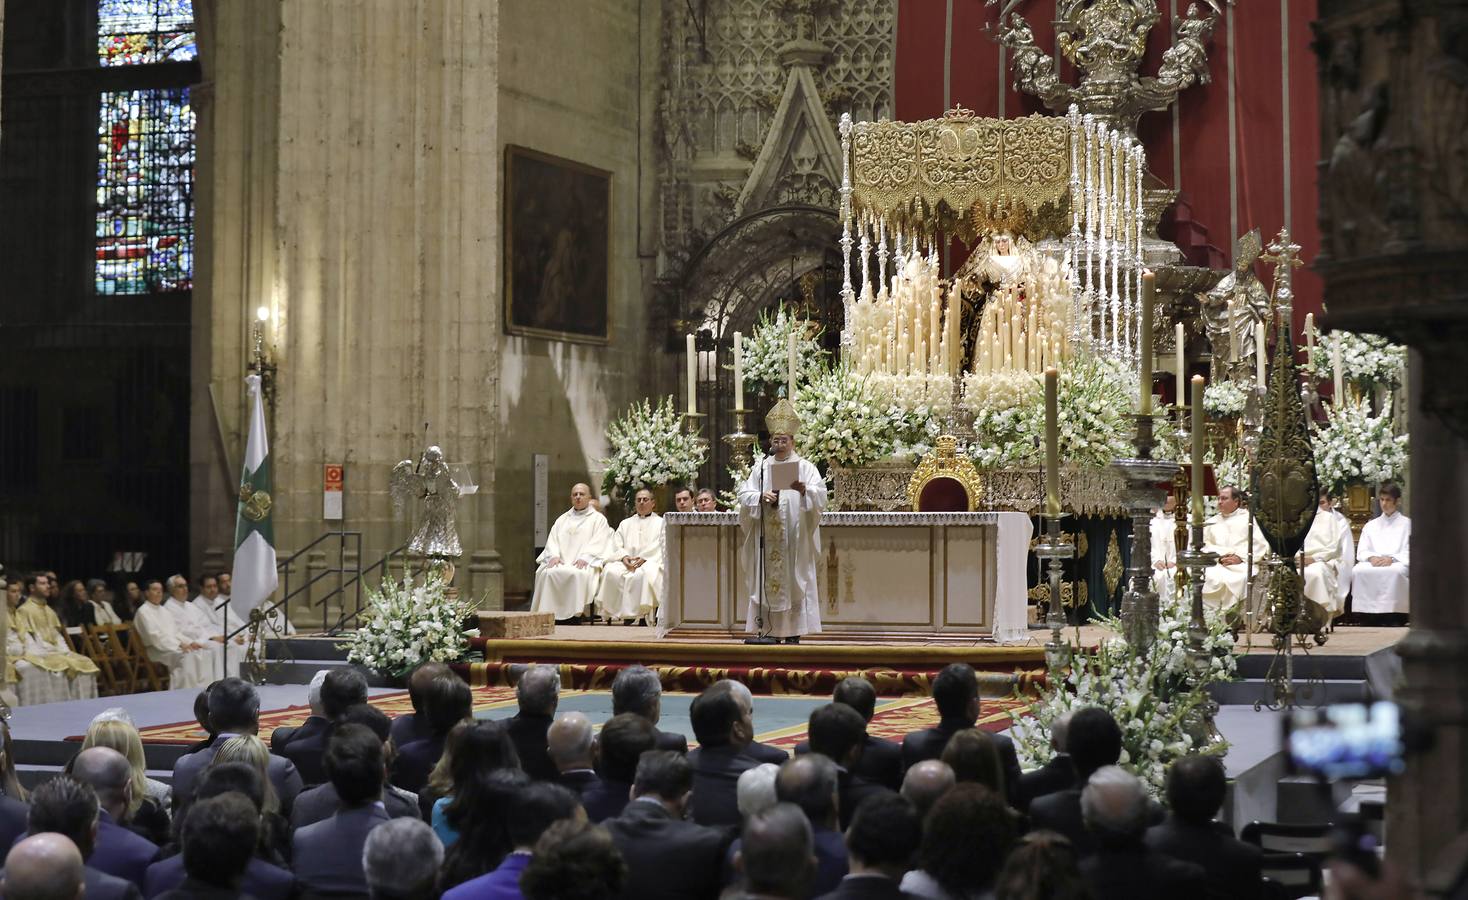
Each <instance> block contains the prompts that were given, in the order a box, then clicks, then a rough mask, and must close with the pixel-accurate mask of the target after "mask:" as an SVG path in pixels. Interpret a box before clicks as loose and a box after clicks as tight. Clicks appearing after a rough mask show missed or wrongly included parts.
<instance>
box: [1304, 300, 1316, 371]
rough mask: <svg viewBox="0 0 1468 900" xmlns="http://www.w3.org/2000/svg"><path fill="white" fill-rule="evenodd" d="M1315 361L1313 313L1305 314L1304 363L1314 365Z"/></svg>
mask: <svg viewBox="0 0 1468 900" xmlns="http://www.w3.org/2000/svg"><path fill="white" fill-rule="evenodd" d="M1314 361H1315V313H1305V362H1306V364H1307V365H1314Z"/></svg>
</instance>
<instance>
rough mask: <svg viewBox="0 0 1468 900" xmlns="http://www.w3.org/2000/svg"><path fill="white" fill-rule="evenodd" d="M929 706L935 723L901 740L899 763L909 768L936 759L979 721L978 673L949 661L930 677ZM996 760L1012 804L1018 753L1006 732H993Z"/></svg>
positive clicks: (1017, 781)
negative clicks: (951, 741)
mask: <svg viewBox="0 0 1468 900" xmlns="http://www.w3.org/2000/svg"><path fill="white" fill-rule="evenodd" d="M933 705H934V706H936V707H937V708H938V725H937V727H935V728H924V729H922V730H921V731H914V732H912V733H910V734H908V735H907V737H905V738H903V739H902V766H903V768H904V769H910V768H912V767H913V766H914V765H916V764H917V763H920V762H922V761H923V760H925V759H938V758H939V757H941V756H942V755H943V748H944V747H946V746H948V739H949V738H951V737H953V735H954V734H956V733H957V732H960V731H962V730H964V729H965V728H973V727H974V723H975V722H977V721H978V720H979V712H980V710H979V676H978V675H976V674H975V673H974V667H973V666H971V665H969V664H968V663H951V664H949V665H947V666H944V667H943V671H941V672H939V673H938V677H937V678H934V679H933ZM994 743H995V745H996V746H997V748H998V750H999V763H1000V765H1001V766H1003V767H1004V790H1005V793H1006V794H1007V795H1008V796H1009V799H1010V803H1011V804H1013V802H1014V797H1015V792H1016V791H1017V790H1018V788H1019V755H1018V754H1017V753H1015V750H1014V741H1012V740H1010V739H1009V736H1008V735H1004V734H996V735H994Z"/></svg>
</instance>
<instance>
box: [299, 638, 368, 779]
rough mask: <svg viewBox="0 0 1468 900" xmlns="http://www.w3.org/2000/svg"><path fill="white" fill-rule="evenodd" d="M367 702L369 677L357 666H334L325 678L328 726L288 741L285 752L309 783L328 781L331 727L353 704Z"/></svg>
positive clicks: (323, 707)
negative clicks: (326, 760)
mask: <svg viewBox="0 0 1468 900" xmlns="http://www.w3.org/2000/svg"><path fill="white" fill-rule="evenodd" d="M366 702H367V679H366V678H365V677H364V676H363V675H362V673H361V672H359V671H357V670H356V669H350V668H347V667H345V666H342V667H339V668H335V669H331V670H329V671H328V672H327V673H326V677H325V678H323V679H322V680H321V715H322V717H323V718H325V719H326V721H327V722H328V723H329V724H328V725H327V727H326V728H323V729H320V730H318V731H314V732H313V733H311V734H307V735H304V736H298V737H295V738H294V739H292V740H291V741H290V742H288V743H287V744H286V745H285V750H284V752H282V754H281V755H282V756H284V757H285V758H286V759H288V760H290V761H291V762H292V763H295V766H296V771H297V772H300V773H301V781H302V782H303V783H305V784H308V785H309V784H324V783H325V782H326V769H325V768H324V767H323V765H322V758H323V757H324V756H325V755H326V742H327V741H328V740H329V739H330V738H331V729H332V728H333V727H335V725H336V723H337V722H338V721H340V720H341V717H342V714H343V713H345V712H346V711H347V710H348V709H350V708H352V707H353V706H357V705H359V704H362V703H366Z"/></svg>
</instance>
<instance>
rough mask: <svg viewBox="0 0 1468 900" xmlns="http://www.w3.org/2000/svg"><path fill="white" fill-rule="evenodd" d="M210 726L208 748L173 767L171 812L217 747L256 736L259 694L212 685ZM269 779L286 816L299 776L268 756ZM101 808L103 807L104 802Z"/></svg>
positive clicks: (243, 684)
mask: <svg viewBox="0 0 1468 900" xmlns="http://www.w3.org/2000/svg"><path fill="white" fill-rule="evenodd" d="M209 723H210V724H211V725H212V726H213V727H214V730H215V735H214V737H213V738H212V739H210V741H209V746H207V747H205V748H204V749H202V750H197V751H195V752H193V753H189V754H186V755H184V756H180V757H179V758H178V762H176V763H174V764H173V806H174V809H177V808H178V807H179V805H180V804H183V803H186V802H187V801H188V799H189V797H190V796H191V792H192V791H193V786H194V779H195V778H198V777H199V773H200V772H203V771H204V769H205V768H207V767H208V765H209V763H210V762H212V761H213V760H214V753H215V751H216V750H218V749H219V745H220V744H222V743H224V742H225V741H227V740H229V739H230V738H232V737H234V736H235V735H237V734H255V733H256V732H258V731H259V730H260V694H259V692H258V691H256V690H255V686H254V685H252V684H250V683H249V682H248V681H244V680H242V679H239V678H225V679H223V680H222V681H220V682H219V683H218V684H216V685H214V687H213V689H211V690H210V691H209ZM269 775H270V784H271V786H273V787H274V788H275V794H276V796H277V797H279V798H280V809H281V812H282V813H289V811H290V808H291V804H292V803H294V802H295V799H296V795H297V794H299V793H300V792H301V774H300V773H299V772H297V771H296V767H295V764H294V763H292V762H291V761H290V760H288V759H286V758H285V757H283V756H275V755H271V757H270V767H269ZM94 787H95V785H94ZM98 794H99V795H100V794H101V792H100V791H99V792H98ZM103 806H104V807H105V806H106V800H105V798H104V800H103Z"/></svg>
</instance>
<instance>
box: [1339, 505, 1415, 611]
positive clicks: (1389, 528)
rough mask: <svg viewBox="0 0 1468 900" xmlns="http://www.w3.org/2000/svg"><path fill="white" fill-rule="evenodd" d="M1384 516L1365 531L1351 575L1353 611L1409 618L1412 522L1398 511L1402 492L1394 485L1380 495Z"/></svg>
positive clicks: (1371, 522) (1380, 516) (1362, 530)
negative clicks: (1408, 589) (1409, 568)
mask: <svg viewBox="0 0 1468 900" xmlns="http://www.w3.org/2000/svg"><path fill="white" fill-rule="evenodd" d="M1376 499H1377V502H1378V503H1380V504H1381V515H1379V516H1377V517H1376V518H1374V519H1372V520H1371V521H1370V522H1367V523H1366V527H1365V528H1362V529H1361V543H1360V544H1358V545H1357V546H1356V567H1355V569H1353V570H1352V573H1351V596H1352V600H1351V611H1352V612H1357V613H1368V614H1379V613H1395V614H1398V615H1405V614H1407V613H1408V612H1409V611H1410V610H1409V607H1408V592H1407V572H1408V564H1409V562H1410V558H1411V553H1410V545H1411V543H1412V520H1411V519H1409V518H1407V517H1406V516H1404V515H1402V513H1401V511H1400V510H1399V509H1398V508H1397V506H1398V504H1400V503H1401V501H1402V489H1401V488H1399V487H1397V486H1396V485H1395V484H1392V483H1391V482H1387V483H1386V484H1383V485H1382V486H1381V489H1380V490H1378V491H1377V492H1376Z"/></svg>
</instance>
